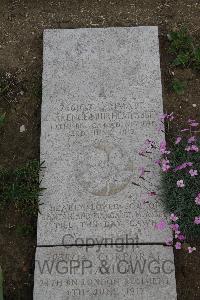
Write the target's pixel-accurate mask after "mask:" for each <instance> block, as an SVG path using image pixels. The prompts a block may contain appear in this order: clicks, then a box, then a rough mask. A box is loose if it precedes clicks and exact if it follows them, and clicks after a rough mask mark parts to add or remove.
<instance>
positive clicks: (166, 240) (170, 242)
mask: <svg viewBox="0 0 200 300" xmlns="http://www.w3.org/2000/svg"><path fill="white" fill-rule="evenodd" d="M165 244H166V245H167V246H171V245H172V244H173V239H172V238H171V237H168V238H166V239H165Z"/></svg>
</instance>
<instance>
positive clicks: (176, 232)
mask: <svg viewBox="0 0 200 300" xmlns="http://www.w3.org/2000/svg"><path fill="white" fill-rule="evenodd" d="M180 233H181V232H180V231H179V230H176V231H175V238H176V239H177V238H178V236H179V234H180Z"/></svg>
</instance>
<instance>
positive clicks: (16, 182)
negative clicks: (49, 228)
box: [0, 160, 44, 216]
mask: <svg viewBox="0 0 200 300" xmlns="http://www.w3.org/2000/svg"><path fill="white" fill-rule="evenodd" d="M43 168H44V162H43V163H41V164H40V163H39V162H38V161H36V160H34V161H31V162H28V163H27V164H26V165H25V166H23V167H20V168H17V169H14V170H13V169H0V208H1V209H2V208H5V207H6V206H9V205H10V204H11V203H12V204H14V206H15V208H16V209H17V210H19V211H20V212H21V213H22V214H26V215H29V216H37V214H38V210H39V196H40V195H41V193H42V191H43V190H44V188H42V187H40V181H39V171H40V170H41V169H43Z"/></svg>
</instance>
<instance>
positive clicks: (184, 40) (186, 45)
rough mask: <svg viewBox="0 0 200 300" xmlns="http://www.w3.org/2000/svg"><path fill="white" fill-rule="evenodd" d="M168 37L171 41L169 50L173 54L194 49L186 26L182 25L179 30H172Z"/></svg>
mask: <svg viewBox="0 0 200 300" xmlns="http://www.w3.org/2000/svg"><path fill="white" fill-rule="evenodd" d="M168 39H169V41H170V48H169V50H170V52H171V53H173V54H179V53H180V52H182V53H187V52H190V51H191V49H192V43H193V41H192V38H191V36H190V35H189V34H188V32H187V29H186V28H185V27H182V28H181V29H180V30H179V31H172V32H170V33H169V34H168Z"/></svg>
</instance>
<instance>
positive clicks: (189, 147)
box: [185, 145, 199, 152]
mask: <svg viewBox="0 0 200 300" xmlns="http://www.w3.org/2000/svg"><path fill="white" fill-rule="evenodd" d="M185 150H186V151H187V152H190V151H194V152H199V147H197V146H196V145H191V146H187V147H186V148H185Z"/></svg>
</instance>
